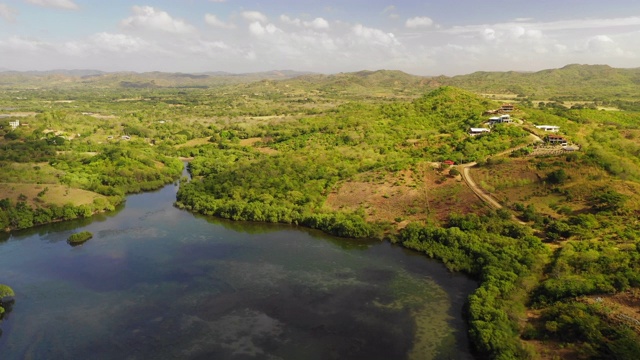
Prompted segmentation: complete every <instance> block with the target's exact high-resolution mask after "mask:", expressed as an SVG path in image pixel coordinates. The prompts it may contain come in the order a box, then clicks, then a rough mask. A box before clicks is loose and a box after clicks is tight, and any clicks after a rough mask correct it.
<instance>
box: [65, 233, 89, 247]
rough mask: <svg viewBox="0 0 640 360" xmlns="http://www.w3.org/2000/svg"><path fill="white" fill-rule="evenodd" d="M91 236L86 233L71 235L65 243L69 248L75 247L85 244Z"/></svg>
mask: <svg viewBox="0 0 640 360" xmlns="http://www.w3.org/2000/svg"><path fill="white" fill-rule="evenodd" d="M92 237H93V234H92V233H90V232H88V231H82V232H79V233H75V234H72V235H71V236H69V238H68V239H67V242H68V243H69V245H71V246H76V245H80V244H83V243H85V242H86V241H87V240H89V239H91V238H92Z"/></svg>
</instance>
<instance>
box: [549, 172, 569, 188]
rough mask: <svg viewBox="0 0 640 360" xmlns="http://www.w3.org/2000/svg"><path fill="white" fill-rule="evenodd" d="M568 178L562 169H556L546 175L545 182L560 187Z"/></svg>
mask: <svg viewBox="0 0 640 360" xmlns="http://www.w3.org/2000/svg"><path fill="white" fill-rule="evenodd" d="M568 178H569V176H568V175H567V173H566V172H565V171H564V169H558V170H554V171H552V172H550V173H548V174H547V178H546V180H547V182H548V183H550V184H556V185H561V184H564V183H565V182H566V181H567V179H568Z"/></svg>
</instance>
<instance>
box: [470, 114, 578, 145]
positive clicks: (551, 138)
mask: <svg viewBox="0 0 640 360" xmlns="http://www.w3.org/2000/svg"><path fill="white" fill-rule="evenodd" d="M514 109H515V107H514V106H513V104H502V106H501V107H500V108H499V109H496V110H490V111H487V112H485V115H496V114H497V115H498V116H492V117H490V118H489V121H487V122H486V123H485V124H486V125H488V127H477V128H476V127H472V128H470V129H469V135H471V136H478V135H482V134H486V133H490V132H491V126H493V125H495V124H509V123H512V122H513V119H512V118H511V116H510V115H509V114H508V113H510V112H512V111H513V110H514ZM535 127H536V128H537V129H540V130H543V131H545V132H550V133H554V134H549V135H547V136H546V137H545V141H546V142H547V143H548V144H550V145H560V146H563V147H566V146H567V144H568V141H567V139H566V138H564V137H562V136H560V135H555V133H557V132H559V131H560V127H559V126H556V125H535Z"/></svg>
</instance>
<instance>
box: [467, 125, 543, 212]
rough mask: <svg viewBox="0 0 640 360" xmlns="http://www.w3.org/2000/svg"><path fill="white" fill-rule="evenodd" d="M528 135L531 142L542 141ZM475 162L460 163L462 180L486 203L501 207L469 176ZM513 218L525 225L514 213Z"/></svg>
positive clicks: (500, 154)
mask: <svg viewBox="0 0 640 360" xmlns="http://www.w3.org/2000/svg"><path fill="white" fill-rule="evenodd" d="M530 137H531V138H532V140H533V142H542V139H540V137H538V136H536V135H534V134H530ZM528 145H529V144H525V145H520V146H516V147H514V148H511V149H509V150H505V151H503V152H501V153H499V154H496V155H494V156H502V155H506V154H509V153H511V152H512V151H516V150H518V149H521V148H523V147H525V146H528ZM476 165H477V163H475V162H470V163H466V164H460V165H459V166H460V167H462V171H461V172H460V174H461V175H462V179H463V180H464V182H465V184H467V186H469V188H470V189H471V190H472V191H473V192H474V194H476V196H477V197H478V198H480V200H482V201H484V202H485V203H486V204H488V205H489V206H491V207H492V208H493V209H496V210H497V209H502V205H501V204H500V203H499V202H498V201H497V200H496V199H495V198H494V197H493V196H491V194H489V193H488V192H486V191H484V190H483V189H482V188H481V187H480V186H478V184H476V182H475V181H473V178H472V177H471V174H470V173H469V170H470V169H471V168H472V167H474V166H476ZM512 217H513V220H514V221H517V222H518V223H520V224H522V225H525V224H526V223H524V222H522V221H520V220H519V219H518V218H517V217H516V216H515V215H512Z"/></svg>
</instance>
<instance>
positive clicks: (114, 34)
mask: <svg viewBox="0 0 640 360" xmlns="http://www.w3.org/2000/svg"><path fill="white" fill-rule="evenodd" d="M639 39H640V1H637V0H610V1H602V0H598V1H595V0H555V1H550V0H538V1H531V0H526V1H525V0H485V1H480V0H431V1H397V0H395V1H394V0H340V1H334V0H327V1H317V0H316V1H312V0H295V1H294V0H281V1H258V0H148V1H124V0H109V1H105V0H0V69H11V70H50V69H61V68H64V69H98V70H105V71H140V72H142V71H176V72H206V71H228V72H236V73H239V72H257V71H266V70H282V69H291V70H299V71H314V72H320V73H337V72H349V71H358V70H365V69H366V70H377V69H397V70H402V71H405V72H408V73H412V74H418V75H440V74H444V75H457V74H466V73H471V72H474V71H509V70H516V71H536V70H541V69H547V68H557V67H562V66H564V65H566V64H570V63H581V64H608V65H611V66H614V67H640V40H639Z"/></svg>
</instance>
